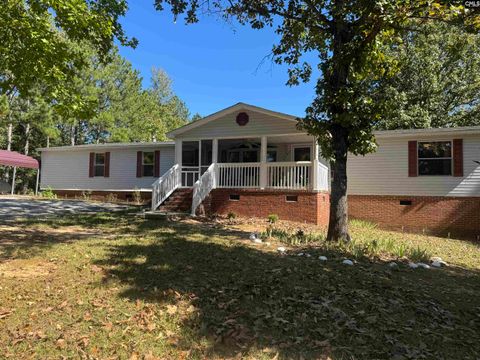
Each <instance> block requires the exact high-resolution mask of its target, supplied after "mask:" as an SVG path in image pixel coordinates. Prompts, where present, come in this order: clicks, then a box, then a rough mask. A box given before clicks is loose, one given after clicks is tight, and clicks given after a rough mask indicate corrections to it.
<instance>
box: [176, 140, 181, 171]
mask: <svg viewBox="0 0 480 360" xmlns="http://www.w3.org/2000/svg"><path fill="white" fill-rule="evenodd" d="M175 164H178V165H179V166H180V167H182V140H175Z"/></svg>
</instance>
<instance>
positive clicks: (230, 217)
mask: <svg viewBox="0 0 480 360" xmlns="http://www.w3.org/2000/svg"><path fill="white" fill-rule="evenodd" d="M236 218H237V214H235V213H234V212H231V211H230V212H229V213H228V214H227V220H230V221H232V220H235V219H236Z"/></svg>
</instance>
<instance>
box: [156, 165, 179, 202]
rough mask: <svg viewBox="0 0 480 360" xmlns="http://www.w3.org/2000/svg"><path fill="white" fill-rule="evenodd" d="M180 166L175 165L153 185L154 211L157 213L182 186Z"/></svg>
mask: <svg viewBox="0 0 480 360" xmlns="http://www.w3.org/2000/svg"><path fill="white" fill-rule="evenodd" d="M180 177H181V175H180V166H179V165H178V164H175V165H173V166H172V167H171V168H170V169H169V170H168V171H167V172H166V173H165V174H163V175H162V176H161V177H159V178H158V179H157V181H155V182H154V183H153V184H152V211H155V210H156V209H157V208H158V207H159V206H160V205H161V204H162V203H163V202H164V201H165V200H166V199H167V198H168V197H169V196H170V195H171V194H172V193H173V192H174V191H175V190H176V189H177V188H178V187H180V184H181V178H180Z"/></svg>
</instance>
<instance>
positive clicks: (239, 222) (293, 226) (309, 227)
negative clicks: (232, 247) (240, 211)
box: [180, 216, 326, 233]
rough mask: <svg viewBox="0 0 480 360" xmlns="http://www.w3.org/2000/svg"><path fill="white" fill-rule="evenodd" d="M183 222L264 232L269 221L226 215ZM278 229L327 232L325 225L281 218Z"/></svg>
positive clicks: (184, 220)
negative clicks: (232, 217)
mask: <svg viewBox="0 0 480 360" xmlns="http://www.w3.org/2000/svg"><path fill="white" fill-rule="evenodd" d="M180 221H181V222H182V223H185V224H189V225H196V224H200V223H204V224H205V225H208V226H211V227H217V228H224V229H230V230H236V231H244V232H262V231H264V230H265V229H266V228H267V227H268V225H269V223H268V221H267V219H260V218H244V217H238V218H235V219H230V220H229V219H227V218H226V217H221V216H218V217H215V218H213V219H201V220H200V219H191V218H189V219H183V220H180ZM275 228H276V229H281V230H285V231H288V232H292V233H295V232H297V231H298V230H302V231H303V232H305V233H321V232H325V231H326V229H325V227H323V226H318V225H313V224H306V223H305V224H302V223H298V222H293V221H286V220H279V221H278V222H276V223H275Z"/></svg>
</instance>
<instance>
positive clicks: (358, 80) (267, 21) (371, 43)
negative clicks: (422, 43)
mask: <svg viewBox="0 0 480 360" xmlns="http://www.w3.org/2000/svg"><path fill="white" fill-rule="evenodd" d="M155 4H156V8H157V10H163V8H164V5H165V4H168V5H169V7H170V9H171V11H172V12H173V15H174V16H175V17H177V16H178V15H180V14H184V16H185V20H186V22H187V23H194V22H197V21H199V17H198V14H199V13H200V12H204V11H205V12H211V13H216V14H218V13H220V14H222V16H224V17H225V18H226V19H231V18H233V19H236V20H237V21H238V22H239V23H240V24H242V25H249V26H251V27H252V28H254V29H262V28H264V27H272V26H274V27H275V31H276V33H277V34H278V36H279V40H278V43H276V44H274V45H273V57H274V60H275V61H276V62H277V63H285V64H287V65H289V67H290V69H289V81H288V84H290V85H295V84H298V83H299V82H301V81H308V80H310V78H311V76H312V73H313V72H312V69H313V67H314V66H315V67H317V68H318V69H319V70H320V74H321V75H320V77H319V78H318V79H317V80H316V81H317V86H316V97H315V100H314V101H313V103H312V104H311V106H309V107H308V108H307V109H306V116H305V117H304V118H303V119H301V121H300V126H301V127H302V128H304V129H306V130H307V131H308V132H309V133H310V134H312V135H314V136H316V137H317V138H318V141H319V145H320V147H321V150H322V153H323V155H324V156H325V157H326V158H328V159H330V160H331V161H332V169H333V171H334V176H333V178H332V186H331V189H332V190H331V196H330V199H331V202H330V221H329V230H328V236H327V237H328V239H329V240H349V239H350V236H349V234H348V206H347V154H348V153H349V152H350V153H353V154H356V155H358V154H367V153H369V152H372V151H374V150H375V148H376V145H375V138H374V135H373V130H374V129H375V125H376V124H378V123H379V122H381V120H382V118H383V115H384V114H385V113H384V112H383V110H384V108H385V106H386V105H387V104H386V103H382V102H380V101H375V97H374V96H375V94H376V85H377V84H378V82H379V80H380V79H381V78H383V77H385V76H391V75H393V74H394V73H395V71H396V70H397V69H396V62H395V59H393V58H392V57H390V56H389V54H388V53H387V52H386V51H384V49H385V46H386V47H387V48H388V47H389V46H394V44H401V42H402V34H404V33H405V32H407V31H409V27H410V25H411V23H412V22H418V23H430V22H435V21H439V22H445V23H449V24H461V25H462V26H463V27H464V28H467V29H469V30H471V31H477V28H478V26H479V25H480V17H479V16H478V10H472V9H466V8H465V7H464V5H463V2H462V1H454V0H453V1H442V0H417V1H411V0H336V1H330V0H315V1H311V0H303V1H297V0H288V1H285V0H268V1H264V0H261V1H260V0H228V1H225V0H213V1H212V2H208V3H203V2H199V1H198V0H156V2H155ZM312 52H314V53H315V54H316V55H317V59H318V61H317V62H316V63H314V64H312V63H309V62H306V61H304V59H305V57H304V55H305V54H306V53H312Z"/></svg>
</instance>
